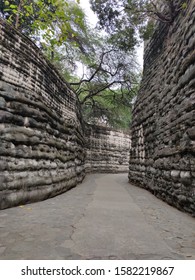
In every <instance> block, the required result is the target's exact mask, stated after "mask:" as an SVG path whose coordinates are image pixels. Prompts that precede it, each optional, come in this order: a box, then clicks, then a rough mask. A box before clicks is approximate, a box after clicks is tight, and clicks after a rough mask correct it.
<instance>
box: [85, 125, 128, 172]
mask: <svg viewBox="0 0 195 280" xmlns="http://www.w3.org/2000/svg"><path fill="white" fill-rule="evenodd" d="M85 135H86V141H87V142H86V148H87V149H86V163H85V167H86V171H87V172H107V173H109V172H114V173H116V172H128V168H129V149H130V144H131V140H130V135H129V133H125V132H122V131H117V130H111V129H108V128H106V127H103V126H102V127H100V126H96V125H86V129H85Z"/></svg>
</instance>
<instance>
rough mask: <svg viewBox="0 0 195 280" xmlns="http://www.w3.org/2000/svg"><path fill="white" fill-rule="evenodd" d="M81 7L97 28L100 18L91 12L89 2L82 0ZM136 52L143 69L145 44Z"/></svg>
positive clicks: (92, 24) (89, 20)
mask: <svg viewBox="0 0 195 280" xmlns="http://www.w3.org/2000/svg"><path fill="white" fill-rule="evenodd" d="M80 6H81V7H82V8H83V10H84V11H85V12H86V15H87V18H88V22H89V23H90V24H91V26H92V27H95V26H96V23H97V21H98V18H97V16H96V14H94V12H93V11H92V10H91V8H90V4H89V0H80ZM136 51H137V59H138V63H139V64H140V66H141V67H143V44H141V45H140V46H139V47H137V50H136Z"/></svg>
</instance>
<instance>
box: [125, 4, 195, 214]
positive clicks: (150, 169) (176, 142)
mask: <svg viewBox="0 0 195 280" xmlns="http://www.w3.org/2000/svg"><path fill="white" fill-rule="evenodd" d="M177 2H178V1H177ZM180 2H182V1H180ZM187 4H188V8H187V9H185V10H181V11H180V12H179V13H178V15H177V16H176V18H175V19H174V22H173V23H172V24H171V25H168V24H164V23H160V24H159V25H158V27H157V29H156V30H155V33H154V35H153V37H152V39H151V40H150V42H149V44H148V45H147V48H146V50H145V59H144V73H143V80H142V84H141V89H140V92H139V94H138V97H137V101H136V104H135V108H134V111H133V123H132V148H131V151H130V169H129V180H130V181H131V182H134V183H136V184H137V185H140V186H141V187H144V188H147V189H148V190H150V191H151V192H152V193H154V194H155V195H157V196H158V197H160V198H161V199H163V200H165V201H167V202H168V203H169V204H171V205H174V206H176V207H177V208H179V209H182V210H184V211H187V212H189V213H191V214H195V157H194V156H195V5H194V1H187Z"/></svg>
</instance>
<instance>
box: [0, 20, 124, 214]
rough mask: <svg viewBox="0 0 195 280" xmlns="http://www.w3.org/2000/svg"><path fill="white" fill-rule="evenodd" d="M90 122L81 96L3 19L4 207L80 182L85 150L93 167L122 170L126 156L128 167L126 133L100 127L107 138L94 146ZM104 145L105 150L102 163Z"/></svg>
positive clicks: (0, 185) (0, 158)
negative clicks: (82, 110)
mask: <svg viewBox="0 0 195 280" xmlns="http://www.w3.org/2000/svg"><path fill="white" fill-rule="evenodd" d="M85 127H86V133H85ZM89 127H90V126H88V125H84V124H83V122H82V116H81V113H80V108H79V104H78V99H77V96H76V95H75V93H74V92H73V91H72V90H71V89H70V88H69V86H68V85H67V84H66V82H65V81H64V80H63V79H62V78H61V77H60V75H59V73H58V72H57V71H56V70H55V69H54V68H53V66H52V65H51V64H50V63H49V62H48V61H46V59H45V58H44V57H43V55H42V54H41V52H40V51H39V49H38V48H37V47H36V46H35V45H34V44H33V43H32V42H31V41H30V40H29V39H28V38H27V37H25V36H23V35H21V34H20V33H19V32H17V31H16V30H15V29H14V28H11V27H10V26H9V25H7V24H6V23H5V22H3V21H1V20H0V209H4V208H7V207H11V206H16V205H19V204H24V203H28V202H33V201H38V200H42V199H46V198H49V197H52V196H55V195H57V194H60V193H62V192H65V191H66V190H68V189H70V188H72V187H74V186H76V185H77V184H78V183H79V182H81V181H82V180H83V178H84V176H85V159H86V154H87V155H90V160H89V157H87V162H88V164H86V166H87V171H88V172H89V171H94V170H96V171H98V172H99V171H100V172H102V171H110V172H116V171H122V170H123V167H124V166H123V165H121V162H125V165H126V167H127V158H128V153H126V151H127V150H128V149H129V146H128V147H124V145H123V144H124V143H123V144H122V139H120V141H119V138H120V137H121V136H123V134H120V133H117V132H116V131H114V132H112V131H111V130H109V129H108V131H107V130H106V129H103V130H102V129H101V128H100V130H101V131H103V132H102V134H100V133H97V134H98V135H95V137H96V136H97V137H98V139H99V137H103V139H102V141H101V139H99V140H97V141H99V142H98V143H97V141H96V144H97V147H96V148H97V150H96V152H95V151H94V146H93V144H92V142H91V140H88V139H87V137H88V136H89V137H90V139H92V136H91V135H90V133H88V131H89V130H88V129H89ZM97 129H98V128H97V127H96V129H95V130H96V132H97ZM92 130H93V129H92ZM92 130H90V131H92ZM119 134H120V135H119ZM107 135H112V137H110V136H109V137H107ZM124 136H125V135H124ZM115 137H116V139H114V138H115ZM108 141H111V142H110V143H109V144H108ZM94 142H95V140H94V141H93V143H94ZM89 143H90V144H89ZM105 143H106V144H105ZM125 143H126V142H125ZM127 144H128V143H127ZM101 145H103V147H101ZM117 145H119V146H120V147H119V148H118V147H117ZM107 147H108V151H106V148H107ZM122 147H124V151H122ZM91 148H92V150H93V152H90V151H89V149H91ZM114 149H116V151H114ZM101 150H104V151H105V152H106V158H105V157H102V163H100V160H101V156H102V155H100V156H99V155H98V153H99V152H100V151H101ZM119 151H120V153H119ZM109 152H112V153H113V155H111V156H110V157H109V160H112V164H110V162H109V160H108V153H109ZM92 154H96V157H98V159H99V163H98V164H99V168H98V164H96V161H95V160H94V161H91V158H92V157H93V156H91V155H92ZM122 154H123V155H124V159H123V158H122V157H121V155H122ZM117 155H118V156H119V157H120V160H119V159H118V158H117ZM106 160H107V161H106ZM105 161H106V162H107V163H108V165H109V166H108V167H107V166H106V165H105ZM93 164H94V167H93ZM89 165H90V166H89ZM104 168H105V169H104ZM125 171H127V169H125Z"/></svg>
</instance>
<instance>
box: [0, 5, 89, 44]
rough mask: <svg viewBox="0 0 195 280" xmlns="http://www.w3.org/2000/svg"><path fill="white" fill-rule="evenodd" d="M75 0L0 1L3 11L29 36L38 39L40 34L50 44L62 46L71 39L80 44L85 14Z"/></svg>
mask: <svg viewBox="0 0 195 280" xmlns="http://www.w3.org/2000/svg"><path fill="white" fill-rule="evenodd" d="M76 2H79V1H76ZM76 2H73V1H65V0H34V1H29V0H15V1H12V0H10V1H5V2H3V1H1V3H0V13H1V15H2V16H3V17H4V18H5V19H7V20H8V21H9V22H10V23H11V24H13V25H14V26H15V27H16V28H18V29H19V30H20V31H21V32H23V33H25V34H26V35H28V36H31V37H33V36H34V37H36V38H37V36H41V37H42V39H43V40H44V42H45V44H46V45H47V47H51V48H53V47H54V46H61V45H62V44H63V43H64V41H69V42H72V44H74V45H75V46H77V45H79V42H78V37H77V35H78V32H80V31H81V30H84V28H85V22H84V17H85V15H84V13H83V11H82V10H81V9H80V8H79V7H78V5H77V4H76ZM40 34H41V35H40Z"/></svg>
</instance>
